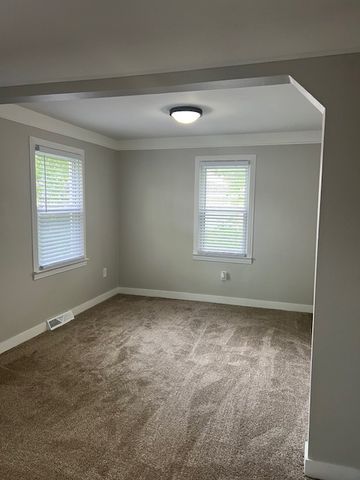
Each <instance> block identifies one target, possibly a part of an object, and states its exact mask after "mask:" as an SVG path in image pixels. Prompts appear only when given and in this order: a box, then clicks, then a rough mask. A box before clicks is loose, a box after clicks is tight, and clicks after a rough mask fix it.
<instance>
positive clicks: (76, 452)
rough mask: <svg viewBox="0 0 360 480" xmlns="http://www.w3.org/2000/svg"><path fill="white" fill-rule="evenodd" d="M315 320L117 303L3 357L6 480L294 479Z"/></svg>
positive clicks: (1, 465)
mask: <svg viewBox="0 0 360 480" xmlns="http://www.w3.org/2000/svg"><path fill="white" fill-rule="evenodd" d="M310 329H311V318H310V315H307V314H300V313H289V312H281V311H276V310H263V309H253V308H243V307H233V306H224V305H213V304H207V303H200V302H187V301H186V302H185V301H177V300H163V299H151V298H144V297H130V296H117V297H115V298H113V299H111V300H108V301H107V302H105V303H103V304H101V305H98V306H97V307H95V308H93V309H91V310H88V311H87V312H85V313H83V314H81V315H79V317H77V319H76V320H75V321H73V322H71V323H69V324H68V325H66V326H64V327H62V328H60V329H58V330H56V331H54V332H52V333H45V334H43V335H41V336H39V337H37V338H35V339H33V340H31V341H29V342H28V343H26V344H24V345H22V346H20V347H18V348H16V349H14V350H12V351H9V352H6V353H5V354H3V355H2V356H1V357H0V431H1V439H0V478H1V479H2V480H18V479H21V480H65V479H66V480H84V479H86V480H100V479H107V480H110V479H111V480H115V479H116V480H170V479H171V480H240V479H241V480H255V479H256V480H275V479H276V480H284V479H289V480H299V479H303V478H304V476H303V474H302V463H303V450H304V440H305V431H306V423H307V401H308V388H309V357H310Z"/></svg>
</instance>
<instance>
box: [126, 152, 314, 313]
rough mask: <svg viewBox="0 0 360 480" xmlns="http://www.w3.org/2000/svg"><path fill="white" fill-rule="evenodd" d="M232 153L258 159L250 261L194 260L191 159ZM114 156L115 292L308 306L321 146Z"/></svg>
mask: <svg viewBox="0 0 360 480" xmlns="http://www.w3.org/2000/svg"><path fill="white" fill-rule="evenodd" d="M236 153H240V154H244V153H255V154H256V156H257V161H256V187H255V192H256V193H255V221H254V249H253V256H254V262H253V263H252V264H251V265H246V264H239V263H224V262H211V261H199V260H195V259H193V257H192V250H193V225H194V181H195V157H196V156H198V155H221V154H236ZM119 156H120V161H119V165H118V168H119V192H120V193H119V194H120V202H119V218H120V244H119V245H120V252H119V262H120V263H119V284H120V286H122V287H125V286H126V287H135V288H148V289H156V290H173V291H180V292H191V293H203V294H211V295H225V296H231V297H240V298H250V299H258V300H270V301H277V302H287V303H297V304H305V305H311V304H312V302H313V288H314V268H315V243H316V219H317V203H318V185H319V167H320V145H291V146H261V147H247V148H244V147H243V148H226V149H225V148H221V149H216V148H212V149H209V148H207V149H181V150H149V151H128V152H119ZM221 270H226V271H228V272H229V274H230V280H228V281H225V282H224V281H221V279H220V271H221Z"/></svg>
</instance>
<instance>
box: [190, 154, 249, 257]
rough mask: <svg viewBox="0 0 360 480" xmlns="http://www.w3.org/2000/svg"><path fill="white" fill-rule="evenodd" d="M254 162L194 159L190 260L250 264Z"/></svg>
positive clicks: (238, 158) (234, 158) (245, 157)
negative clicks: (192, 246) (193, 221)
mask: <svg viewBox="0 0 360 480" xmlns="http://www.w3.org/2000/svg"><path fill="white" fill-rule="evenodd" d="M255 160H256V158H255V155H225V156H211V157H197V158H196V172H195V225H194V249H193V258H194V259H197V260H210V261H219V262H221V261H225V262H236V263H251V262H252V237H253V218H254V193H255Z"/></svg>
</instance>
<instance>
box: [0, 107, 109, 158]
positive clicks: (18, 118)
mask: <svg viewBox="0 0 360 480" xmlns="http://www.w3.org/2000/svg"><path fill="white" fill-rule="evenodd" d="M0 118H4V119H6V120H11V121H12V122H17V123H21V124H23V125H28V126H29V127H35V128H40V129H42V130H46V131H47V132H52V133H57V134H59V135H64V136H65V137H70V138H75V139H76V140H82V141H83V142H89V143H94V144H95V145H100V146H102V147H107V148H111V149H112V150H118V141H117V140H114V139H113V138H109V137H106V136H105V135H101V134H100V133H96V132H92V131H91V130H86V129H85V128H81V127H78V126H76V125H73V124H71V123H68V122H63V121H62V120H57V119H56V118H53V117H50V116H48V115H44V114H43V113H38V112H34V111H33V110H30V109H28V108H25V107H21V106H20V105H0Z"/></svg>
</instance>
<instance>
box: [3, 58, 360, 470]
mask: <svg viewBox="0 0 360 480" xmlns="http://www.w3.org/2000/svg"><path fill="white" fill-rule="evenodd" d="M276 75H291V76H292V77H293V78H294V79H295V80H296V81H297V82H299V83H300V84H301V85H302V86H303V87H304V88H305V89H306V90H307V91H308V92H310V93H311V94H312V95H313V96H314V97H315V98H316V99H317V100H318V101H319V102H321V104H322V105H324V106H325V107H326V123H325V135H324V148H323V162H322V174H321V177H322V190H321V199H320V222H319V236H318V254H317V260H316V282H315V311H314V328H313V354H312V371H311V398H310V426H309V436H308V438H309V449H308V455H309V458H311V459H313V460H315V461H319V462H327V463H332V464H338V465H345V466H349V467H355V468H358V469H360V455H359V452H360V435H359V431H360V415H359V405H360V375H359V365H360V348H359V345H360V302H359V292H360V274H359V265H360V248H359V245H360V221H359V205H360V188H359V179H360V161H359V148H360V147H359V125H360V105H359V103H360V102H359V81H360V54H359V53H357V54H349V55H334V56H329V57H319V58H307V59H297V60H287V61H278V62H268V63H257V64H252V65H237V66H231V67H222V68H209V69H206V70H197V71H188V72H173V73H169V74H155V75H142V76H141V77H135V78H132V77H126V78H123V79H122V78H120V79H112V80H111V81H107V82H106V81H105V80H96V81H93V82H92V83H90V84H89V83H87V84H86V82H79V83H78V84H73V85H72V87H73V88H74V89H77V91H84V88H86V86H88V88H89V89H91V90H92V91H101V92H104V91H106V89H107V90H108V91H111V94H112V95H113V94H114V92H117V91H118V92H121V94H122V95H125V94H127V93H134V91H137V92H138V93H141V92H143V93H144V92H145V93H151V92H154V91H155V92H157V93H160V92H165V91H180V90H181V89H183V90H190V91H191V90H197V89H201V88H211V87H212V86H213V84H212V83H211V82H215V81H221V82H222V81H227V80H234V79H235V80H236V83H237V84H239V83H241V82H242V80H244V81H245V83H247V81H248V79H254V78H256V77H261V78H262V77H266V76H276ZM251 81H252V80H251ZM260 81H261V80H260ZM222 85H224V84H222ZM67 88H68V90H67V91H71V84H68V85H67ZM8 93H9V95H10V94H11V91H10V92H8Z"/></svg>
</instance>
